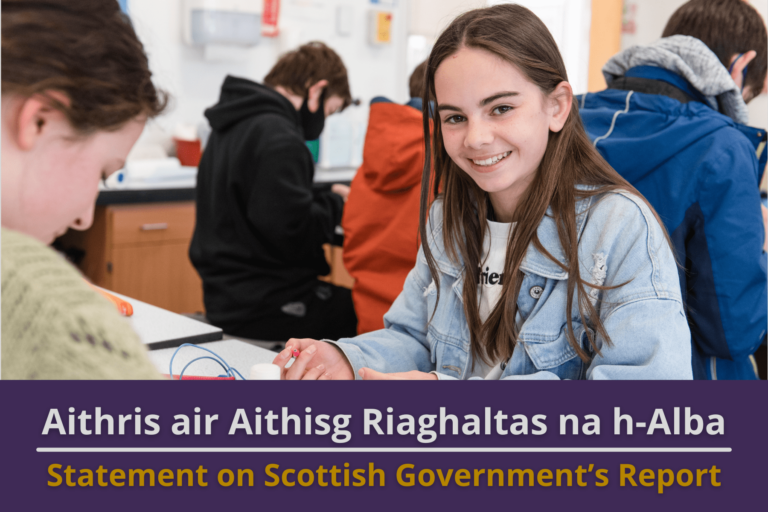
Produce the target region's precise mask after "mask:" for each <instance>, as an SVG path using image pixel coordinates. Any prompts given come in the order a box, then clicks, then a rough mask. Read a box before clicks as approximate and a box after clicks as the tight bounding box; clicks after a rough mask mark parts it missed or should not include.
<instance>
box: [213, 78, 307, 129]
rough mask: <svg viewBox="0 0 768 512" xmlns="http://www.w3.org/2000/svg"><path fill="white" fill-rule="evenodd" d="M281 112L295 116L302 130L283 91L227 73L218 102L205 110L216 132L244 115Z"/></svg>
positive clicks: (294, 110) (297, 119) (296, 112)
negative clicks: (281, 92)
mask: <svg viewBox="0 0 768 512" xmlns="http://www.w3.org/2000/svg"><path fill="white" fill-rule="evenodd" d="M260 114H278V115H282V116H286V117H288V118H290V119H292V120H293V121H294V122H295V124H296V129H297V130H298V131H299V132H301V125H300V119H299V113H298V111H297V110H296V109H295V108H294V107H293V105H292V104H291V102H290V101H288V100H287V99H286V98H285V97H284V96H283V95H282V94H280V93H279V92H277V91H275V90H274V89H272V88H271V87H268V86H266V85H262V84H258V83H256V82H253V81H251V80H247V79H245V78H237V77H234V76H227V77H226V78H225V79H224V84H222V86H221V93H220V95H219V102H218V103H217V104H216V105H214V106H212V107H210V108H208V109H206V110H205V117H206V118H208V122H209V123H210V124H211V128H212V129H213V130H214V131H222V130H226V129H227V128H229V127H230V126H232V125H234V124H236V123H238V122H240V121H241V120H243V119H245V118H251V117H254V116H258V115H260Z"/></svg>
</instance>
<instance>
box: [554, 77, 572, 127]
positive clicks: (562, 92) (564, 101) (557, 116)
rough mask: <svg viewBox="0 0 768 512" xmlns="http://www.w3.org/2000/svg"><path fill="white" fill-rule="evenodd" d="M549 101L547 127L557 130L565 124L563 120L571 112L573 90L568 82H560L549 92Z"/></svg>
mask: <svg viewBox="0 0 768 512" xmlns="http://www.w3.org/2000/svg"><path fill="white" fill-rule="evenodd" d="M549 102H550V108H551V111H550V116H551V117H550V120H549V129H550V130H551V131H553V132H559V131H560V130H562V129H563V126H565V121H566V120H567V119H568V115H569V114H570V113H571V104H572V103H573V90H572V89H571V84H569V83H568V82H560V83H559V84H557V87H555V90H554V91H552V92H551V93H550V94H549Z"/></svg>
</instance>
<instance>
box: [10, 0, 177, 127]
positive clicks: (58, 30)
mask: <svg viewBox="0 0 768 512" xmlns="http://www.w3.org/2000/svg"><path fill="white" fill-rule="evenodd" d="M151 77H152V73H151V72H150V71H149V64H148V62H147V56H146V54H145V53H144V47H143V46H142V44H141V42H140V41H139V39H138V37H136V32H134V30H133V27H132V25H131V23H130V21H129V19H128V17H127V16H125V15H124V14H123V13H122V11H120V7H119V6H118V3H117V2H116V1H105V0H39V1H34V2H30V1H24V0H3V1H2V93H3V94H19V95H22V96H24V97H30V96H32V95H35V94H46V92H48V91H58V92H62V93H64V94H65V95H66V96H67V98H68V99H69V105H65V104H63V103H62V102H59V101H57V100H56V99H55V98H50V96H49V98H50V99H51V102H52V103H53V105H54V106H55V107H56V108H58V109H59V110H61V111H62V112H63V113H64V115H65V116H66V117H67V119H68V120H69V122H70V123H71V125H72V127H73V128H74V129H75V130H76V131H77V132H79V133H81V134H87V133H91V132H93V131H97V130H113V129H117V128H119V127H121V126H122V125H124V124H125V123H126V122H128V121H130V120H131V119H134V118H136V117H138V116H141V115H145V116H147V117H154V116H156V115H158V114H159V113H160V112H162V111H163V110H164V109H165V107H166V105H167V103H168V98H167V95H166V94H165V93H164V92H162V91H158V90H157V89H156V88H155V86H154V85H153V83H152V79H151Z"/></svg>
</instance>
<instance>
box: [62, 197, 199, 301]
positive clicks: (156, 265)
mask: <svg viewBox="0 0 768 512" xmlns="http://www.w3.org/2000/svg"><path fill="white" fill-rule="evenodd" d="M194 228H195V204H194V202H191V201H186V202H175V203H149V204H122V205H109V206H98V207H97V208H96V213H95V217H94V222H93V226H92V227H91V228H90V229H88V230H87V231H74V230H70V231H69V232H68V233H67V234H66V235H65V236H64V237H63V238H62V245H63V246H64V247H65V248H66V247H77V248H79V249H82V250H83V251H85V256H84V257H83V259H82V261H81V262H80V268H81V270H82V271H83V273H84V274H85V275H86V276H87V277H88V278H89V279H91V281H93V282H94V284H97V285H99V286H102V287H104V288H106V289H108V290H113V291H115V292H117V293H122V294H124V295H127V296H129V297H133V298H136V299H138V300H140V301H143V302H147V303H149V304H152V305H155V306H158V307H161V308H164V309H167V310H169V311H173V312H176V313H196V312H203V311H204V307H203V286H202V282H201V281H200V277H199V276H198V275H197V271H196V270H195V269H194V267H193V266H192V263H191V262H190V261H189V256H188V251H189V243H190V241H191V239H192V233H193V231H194Z"/></svg>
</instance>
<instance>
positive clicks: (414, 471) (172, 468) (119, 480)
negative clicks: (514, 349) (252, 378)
mask: <svg viewBox="0 0 768 512" xmlns="http://www.w3.org/2000/svg"><path fill="white" fill-rule="evenodd" d="M0 387H1V388H2V411H3V415H2V421H0V439H2V447H3V449H2V460H3V464H2V470H0V478H2V490H3V497H2V500H3V503H4V505H3V507H2V508H3V509H4V510H42V509H43V508H44V507H52V506H58V507H59V508H60V507H61V505H62V504H66V505H68V506H72V507H74V506H76V507H77V508H78V510H86V511H88V510H117V511H120V510H131V511H136V510H141V509H144V510H160V509H165V508H166V507H173V508H172V509H190V510H209V509H210V510H220V509H222V508H224V507H227V508H229V507H231V506H233V505H234V506H248V507H251V509H258V510H262V509H266V507H280V508H282V509H285V508H286V507H287V509H288V510H293V509H294V508H297V507H298V506H311V507H315V508H317V507H320V508H323V509H325V508H330V507H336V508H338V509H340V510H347V509H352V508H359V509H363V510H413V509H416V508H417V507H421V506H423V507H443V508H444V509H446V510H461V509H466V510H475V509H478V508H481V507H483V508H485V507H488V506H493V505H500V506H505V507H513V506H514V507H516V508H517V507H525V506H536V507H539V508H541V507H542V506H543V507H544V509H545V510H551V509H555V508H556V507H558V506H562V507H568V508H574V505H576V504H583V506H584V507H586V506H589V507H590V508H592V509H596V510H615V509H617V508H619V509H621V510H648V509H649V507H653V508H654V509H656V510H680V509H681V507H686V508H687V507H696V506H699V507H701V506H703V507H704V508H703V509H704V510H730V509H731V508H733V506H734V504H735V503H750V502H755V503H759V502H762V500H763V494H764V492H763V487H764V483H765V481H766V477H768V470H767V469H766V465H765V461H766V460H767V457H766V455H768V441H767V440H766V436H768V433H767V431H766V425H767V423H766V420H768V413H766V407H765V405H764V404H765V402H764V400H765V396H766V392H767V391H768V387H767V385H766V383H765V382H611V383H608V382H569V383H562V382H443V383H431V382H380V383H379V382H362V383H361V382H357V383H341V382H323V383H317V384H305V383H295V382H238V383H231V382H183V383H174V382H161V383H151V382H47V383H46V382H7V381H6V382H0ZM617 423H618V428H619V430H618V431H616V428H617ZM630 425H631V429H632V434H631V435H630V434H629V433H628V430H629V428H630ZM121 432H122V433H121ZM131 483H132V484H133V485H131Z"/></svg>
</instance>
